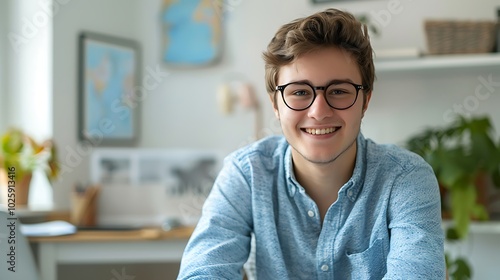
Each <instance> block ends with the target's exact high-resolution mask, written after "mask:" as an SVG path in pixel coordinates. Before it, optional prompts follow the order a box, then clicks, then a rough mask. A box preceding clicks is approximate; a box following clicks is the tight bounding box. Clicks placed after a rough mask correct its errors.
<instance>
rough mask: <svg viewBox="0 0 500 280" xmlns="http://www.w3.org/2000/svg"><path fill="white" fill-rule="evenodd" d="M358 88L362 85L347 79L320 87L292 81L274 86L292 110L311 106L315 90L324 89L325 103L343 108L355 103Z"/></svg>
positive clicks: (338, 108) (336, 107)
mask: <svg viewBox="0 0 500 280" xmlns="http://www.w3.org/2000/svg"><path fill="white" fill-rule="evenodd" d="M360 89H364V87H363V86H362V85H358V84H355V83H351V82H347V81H334V82H332V83H330V84H328V85H326V86H321V87H315V86H313V85H311V84H309V83H307V82H292V83H288V84H285V85H281V86H277V87H276V90H279V91H280V92H281V97H282V98H283V102H285V105H286V106H287V107H288V108H290V109H292V110H294V111H302V110H305V109H307V108H309V107H311V105H312V104H313V103H314V100H315V99H316V95H317V94H316V90H323V91H324V97H325V100H326V103H328V105H329V106H330V107H332V108H334V109H337V110H345V109H348V108H350V107H352V105H354V103H356V100H357V99H358V93H359V90H360Z"/></svg>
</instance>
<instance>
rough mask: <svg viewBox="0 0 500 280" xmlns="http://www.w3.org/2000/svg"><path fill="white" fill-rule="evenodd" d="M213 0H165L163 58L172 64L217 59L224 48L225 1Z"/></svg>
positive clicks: (205, 62)
mask: <svg viewBox="0 0 500 280" xmlns="http://www.w3.org/2000/svg"><path fill="white" fill-rule="evenodd" d="M214 2H215V1H214V0H163V6H162V10H161V24H162V37H163V44H162V48H161V49H162V54H161V55H162V60H163V61H164V62H165V63H166V64H168V65H171V66H180V67H184V66H187V67H196V66H207V65H210V64H214V63H216V62H217V61H218V60H219V58H220V56H221V48H222V34H221V33H222V12H223V11H222V5H214Z"/></svg>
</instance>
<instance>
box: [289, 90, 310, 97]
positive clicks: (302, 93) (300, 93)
mask: <svg viewBox="0 0 500 280" xmlns="http://www.w3.org/2000/svg"><path fill="white" fill-rule="evenodd" d="M308 94H309V92H307V91H306V90H296V91H294V92H293V95H296V96H305V95H308Z"/></svg>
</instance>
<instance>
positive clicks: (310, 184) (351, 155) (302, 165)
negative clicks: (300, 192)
mask: <svg viewBox="0 0 500 280" xmlns="http://www.w3.org/2000/svg"><path fill="white" fill-rule="evenodd" d="M356 150H357V145H356V142H354V143H353V145H352V146H351V147H350V148H349V149H348V150H346V151H345V152H344V153H343V154H342V155H340V156H339V157H338V158H336V159H335V160H334V161H332V162H330V163H324V164H320V163H313V162H311V161H308V160H306V159H305V158H303V157H302V156H301V155H298V154H295V155H294V156H295V157H299V158H298V159H297V160H295V159H294V164H293V166H294V173H295V178H296V179H297V181H298V182H299V183H300V184H301V185H302V186H303V187H304V189H305V190H306V193H307V194H308V195H309V196H310V197H311V198H312V199H313V200H314V201H315V202H316V204H317V205H318V207H319V208H320V212H322V216H323V215H324V214H325V213H326V210H327V208H328V207H329V206H330V205H331V204H332V203H333V202H335V201H336V200H337V195H338V191H339V190H340V188H341V187H342V186H343V185H344V184H345V183H346V182H347V181H348V180H349V179H350V178H351V176H352V174H353V171H354V166H355V163H356Z"/></svg>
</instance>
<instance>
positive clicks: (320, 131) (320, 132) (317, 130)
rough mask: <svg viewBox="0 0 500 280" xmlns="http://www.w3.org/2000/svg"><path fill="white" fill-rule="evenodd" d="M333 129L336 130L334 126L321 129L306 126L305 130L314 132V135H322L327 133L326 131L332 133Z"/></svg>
mask: <svg viewBox="0 0 500 280" xmlns="http://www.w3.org/2000/svg"><path fill="white" fill-rule="evenodd" d="M335 130H337V129H336V128H334V127H330V128H322V129H319V128H318V129H316V128H306V129H305V131H306V132H307V133H309V134H314V135H323V134H328V133H332V132H334V131H335Z"/></svg>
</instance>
